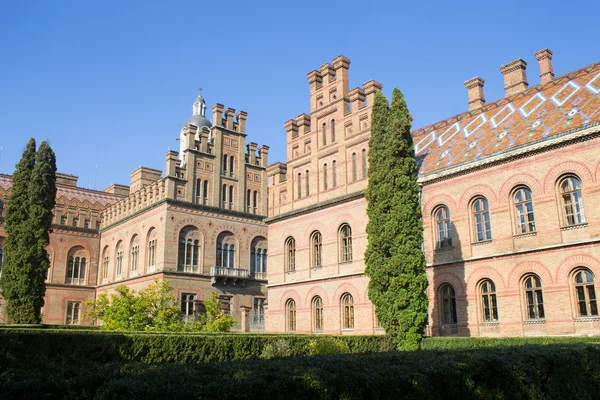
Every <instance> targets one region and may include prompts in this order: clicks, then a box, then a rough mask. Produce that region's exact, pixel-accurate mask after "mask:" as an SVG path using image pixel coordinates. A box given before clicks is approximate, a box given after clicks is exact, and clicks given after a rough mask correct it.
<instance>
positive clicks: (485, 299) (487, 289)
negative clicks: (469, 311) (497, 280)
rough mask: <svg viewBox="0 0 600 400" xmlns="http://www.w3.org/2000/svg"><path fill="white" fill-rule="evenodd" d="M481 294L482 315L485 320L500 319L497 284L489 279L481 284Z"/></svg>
mask: <svg viewBox="0 0 600 400" xmlns="http://www.w3.org/2000/svg"><path fill="white" fill-rule="evenodd" d="M479 292H480V293H479V295H480V296H481V314H482V315H481V316H482V319H483V321H484V322H494V321H498V302H497V301H496V285H494V282H492V281H491V280H489V279H486V280H484V281H482V282H481V284H480V285H479Z"/></svg>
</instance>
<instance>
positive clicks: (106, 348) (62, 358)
mask: <svg viewBox="0 0 600 400" xmlns="http://www.w3.org/2000/svg"><path fill="white" fill-rule="evenodd" d="M331 340H332V337H331V336H323V335H244V334H238V335H231V334H228V335H218V334H209V335H178V334H145V333H132V334H129V333H128V334H124V333H105V332H89V331H88V332H85V331H83V332H79V331H67V330H64V331H56V330H52V331H51V330H16V329H13V330H0V366H1V365H2V364H4V363H19V362H23V361H24V362H27V363H31V362H41V363H44V362H46V361H47V360H53V361H54V362H57V363H63V364H65V365H74V364H77V363H80V362H82V361H84V360H85V361H94V362H99V363H109V362H132V361H133V362H141V363H145V364H160V363H181V364H189V363H204V362H224V361H230V360H245V359H250V358H258V357H261V356H262V357H278V356H301V355H308V354H310V349H311V345H312V347H313V348H315V347H316V348H322V347H325V348H326V347H327V346H315V343H316V342H321V341H322V342H327V341H331ZM335 340H336V341H337V342H340V343H341V344H342V346H343V348H344V349H347V351H348V352H350V353H369V352H381V351H391V350H393V349H394V343H393V340H392V339H391V338H389V337H386V336H340V337H336V338H335Z"/></svg>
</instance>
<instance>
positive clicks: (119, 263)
mask: <svg viewBox="0 0 600 400" xmlns="http://www.w3.org/2000/svg"><path fill="white" fill-rule="evenodd" d="M122 273H123V242H121V241H119V243H117V250H116V251H115V276H116V277H121V274H122Z"/></svg>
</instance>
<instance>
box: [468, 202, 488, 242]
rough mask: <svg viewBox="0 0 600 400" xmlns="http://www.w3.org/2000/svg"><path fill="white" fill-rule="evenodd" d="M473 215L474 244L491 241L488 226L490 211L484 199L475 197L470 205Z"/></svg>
mask: <svg viewBox="0 0 600 400" xmlns="http://www.w3.org/2000/svg"><path fill="white" fill-rule="evenodd" d="M471 212H472V214H473V237H474V238H475V241H476V242H484V241H486V240H492V226H491V224H490V211H489V209H488V201H487V199H486V198H485V197H477V198H475V199H474V200H473V202H472V203H471Z"/></svg>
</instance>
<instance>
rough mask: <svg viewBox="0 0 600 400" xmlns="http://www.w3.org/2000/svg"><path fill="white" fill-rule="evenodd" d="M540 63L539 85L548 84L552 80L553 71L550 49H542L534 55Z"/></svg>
mask: <svg viewBox="0 0 600 400" xmlns="http://www.w3.org/2000/svg"><path fill="white" fill-rule="evenodd" d="M535 58H537V60H538V62H539V63H540V79H541V83H546V82H550V81H551V80H552V79H554V70H553V69H552V51H551V50H550V49H543V50H540V51H538V52H537V53H535Z"/></svg>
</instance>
